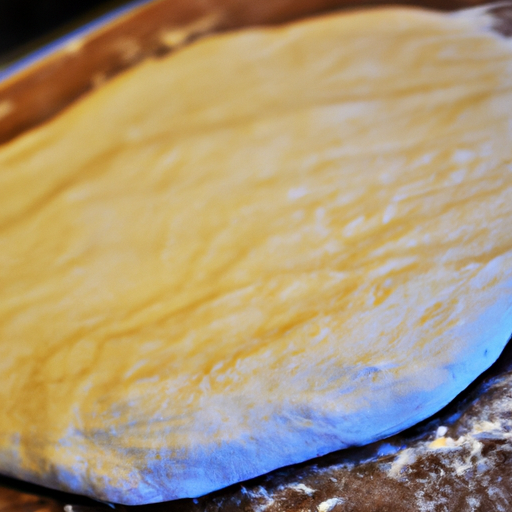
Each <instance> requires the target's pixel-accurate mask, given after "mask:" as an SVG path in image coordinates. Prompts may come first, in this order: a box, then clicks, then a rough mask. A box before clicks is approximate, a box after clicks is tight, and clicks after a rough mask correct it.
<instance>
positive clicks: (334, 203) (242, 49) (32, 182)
mask: <svg viewBox="0 0 512 512" xmlns="http://www.w3.org/2000/svg"><path fill="white" fill-rule="evenodd" d="M490 27H491V21H490V20H488V19H487V17H486V16H485V13H484V12H483V11H479V10H475V11H468V12H463V13H458V14H452V15H445V14H436V13H430V12H425V11H421V10H414V9H405V8H403V9H398V8H393V9H391V8H390V9H376V10H369V11H366V12H358V13H350V14H341V15H337V14H336V15H329V16H324V17H320V18H315V19H310V20H307V21H303V22H299V23H295V24H291V25H286V26H281V27H276V28H269V29H254V30H248V31H242V32H238V33H231V34H225V35H220V36H213V37H210V38H206V39H203V40H200V41H198V42H196V43H194V44H192V45H190V46H188V47H186V48H184V49H182V50H180V51H178V52H176V53H175V54H172V55H170V56H169V57H166V58H164V59H158V60H151V61H148V62H145V63H142V64H140V65H139V66H137V67H136V68H134V69H132V70H130V71H128V72H126V73H124V74H123V75H121V76H120V77H118V78H115V79H113V80H112V81H111V82H109V83H107V84H106V85H104V86H102V87H100V88H99V89H98V90H97V91H94V92H93V93H91V94H89V95H88V96H87V97H85V98H84V99H83V100H81V101H80V102H78V103H76V104H75V105H74V106H72V107H71V108H69V109H67V110H66V111H64V112H63V113H61V114H60V115H59V116H58V117H56V118H55V119H54V120H52V121H51V122H49V123H47V124H45V125H43V126H41V127H39V128H37V129H34V130H32V131H31V132H29V133H27V134H25V135H24V136H22V137H20V138H18V139H16V140H14V141H13V142H11V143H9V144H7V145H5V146H3V147H2V148H0V376H1V377H0V379H1V381H0V382H1V386H0V403H1V404H2V411H3V413H2V415H1V418H0V472H1V473H4V474H7V475H11V476H15V477H19V478H23V479H27V480H30V481H33V482H36V483H40V484H43V485H47V486H50V487H55V488H58V489H63V490H68V491H72V492H76V493H80V494H86V495H89V496H92V497H96V498H98V499H102V500H107V501H111V502H120V503H125V504H141V503H149V502H156V501H164V500H169V499H175V498H182V497H194V496H199V495H201V494H204V493H207V492H209V491H212V490H215V489H218V488H221V487H223V486H227V485H229V484H232V483H234V482H238V481H241V480H244V479H248V478H251V477H254V476H257V475H260V474H263V473H265V472H268V471H271V470H273V469H275V468H278V467H282V466H284V465H288V464H292V463H297V462H301V461H304V460H307V459H310V458H313V457H316V456H319V455H322V454H325V453H328V452H330V451H333V450H338V449H342V448H345V447H348V446H353V445H360V444H364V443H369V442H372V441H374V440H376V439H379V438H382V437H384V436H387V435H391V434H393V433H395V432H397V431H399V430H402V429H404V428H406V427H408V426H410V425H413V424H415V423H416V422H418V421H420V420H422V419H424V418H426V417H428V416H430V415H432V414H433V413H435V412H436V411H438V410H439V409H440V408H442V407H443V406H444V405H445V404H447V403H448V402H449V401H450V400H452V399H453V398H454V397H455V396H456V395H457V394H458V393H459V392H460V391H462V390H463V389H464V388H465V387H466V386H467V385H468V384H469V383H470V382H471V381H472V380H474V379H475V378H476V377H477V376H478V375H479V374H480V373H481V372H482V371H484V370H485V369H486V368H488V367H489V365H491V364H492V363H493V362H494V361H495V360H496V358H497V357H498V355H499V354H500V352H501V351H502V349H503V347H504V346H505V344H506V342H507V340H508V338H509V336H510V334H511V333H512V229H511V226H512V201H511V197H512V144H511V142H510V141H511V140H512V43H511V41H510V40H507V39H506V38H504V37H500V36H499V35H497V34H495V33H494V32H493V31H492V30H491V28H490Z"/></svg>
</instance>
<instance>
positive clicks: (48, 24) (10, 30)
mask: <svg viewBox="0 0 512 512" xmlns="http://www.w3.org/2000/svg"><path fill="white" fill-rule="evenodd" d="M126 3H128V0H124V1H123V0H0V60H2V61H6V60H12V59H14V58H16V57H18V56H20V55H22V54H23V53H26V52H28V51H30V50H33V49H35V48H36V47H38V46H40V45H42V44H44V43H45V42H48V41H49V40H51V39H54V38H55V37H58V36H59V35H63V34H65V33H66V32H67V31H69V30H72V29H73V28H76V27H78V26H80V25H81V24H83V23H86V22H87V21H90V20H92V19H94V18H95V17H97V16H100V15H101V14H103V13H105V12H108V11H109V10H111V9H115V8H116V7H119V6H121V5H123V4H126Z"/></svg>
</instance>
